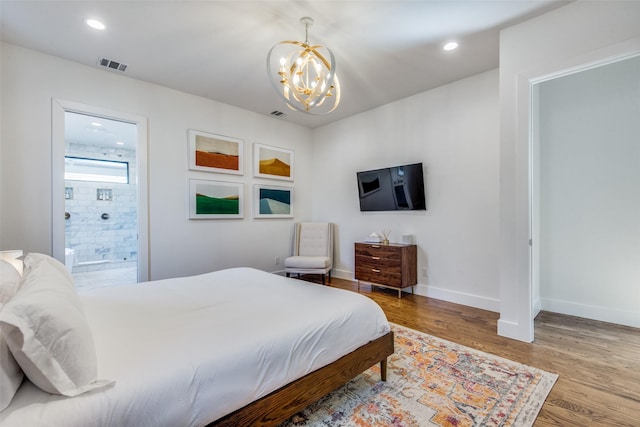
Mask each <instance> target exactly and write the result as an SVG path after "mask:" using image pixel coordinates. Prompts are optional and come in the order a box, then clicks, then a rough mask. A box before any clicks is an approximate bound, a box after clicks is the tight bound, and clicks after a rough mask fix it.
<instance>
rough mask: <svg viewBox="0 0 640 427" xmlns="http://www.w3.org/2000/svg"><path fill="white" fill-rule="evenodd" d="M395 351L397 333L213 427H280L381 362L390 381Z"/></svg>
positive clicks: (364, 347) (358, 349) (284, 387)
mask: <svg viewBox="0 0 640 427" xmlns="http://www.w3.org/2000/svg"><path fill="white" fill-rule="evenodd" d="M393 351H394V347H393V332H389V333H387V334H386V335H383V336H381V337H380V338H377V339H375V340H373V341H370V342H369V343H367V344H365V345H363V346H362V347H359V348H357V349H356V350H354V351H352V352H351V353H349V354H347V355H345V356H342V357H341V358H340V359H338V360H336V361H335V362H333V363H331V364H329V365H327V366H325V367H322V368H320V369H318V370H316V371H313V372H311V373H309V374H307V375H305V376H304V377H302V378H299V379H297V380H295V381H293V382H291V383H289V384H287V385H285V386H283V387H281V388H280V389H278V390H276V391H274V392H272V393H270V394H268V395H266V396H264V397H262V398H260V399H258V400H256V401H254V402H251V403H250V404H248V405H247V406H245V407H243V408H240V409H238V410H236V411H234V412H232V413H230V414H228V415H226V416H224V417H222V418H220V419H218V420H217V421H214V422H213V423H211V424H209V427H214V426H215V427H222V426H233V427H237V426H275V425H278V424H280V423H281V422H283V421H285V420H287V419H289V418H290V417H291V416H293V415H295V414H296V413H298V412H300V411H301V410H303V409H304V408H306V407H307V406H308V405H310V404H311V403H314V402H316V401H318V400H319V399H320V398H322V397H324V396H326V395H327V394H329V393H330V392H332V391H333V390H335V389H337V388H338V387H340V386H342V385H344V384H346V383H347V382H349V381H350V380H351V379H353V378H354V377H355V376H357V375H358V374H360V373H362V372H364V371H365V370H367V369H369V368H370V367H371V366H373V365H375V364H376V363H378V362H380V376H381V379H382V381H386V380H387V357H388V356H390V355H392V354H393Z"/></svg>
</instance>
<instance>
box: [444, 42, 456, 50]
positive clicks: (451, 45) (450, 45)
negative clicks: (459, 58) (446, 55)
mask: <svg viewBox="0 0 640 427" xmlns="http://www.w3.org/2000/svg"><path fill="white" fill-rule="evenodd" d="M457 47H458V43H456V42H449V43H447V44H445V45H444V46H442V49H444V50H454V49H456V48H457Z"/></svg>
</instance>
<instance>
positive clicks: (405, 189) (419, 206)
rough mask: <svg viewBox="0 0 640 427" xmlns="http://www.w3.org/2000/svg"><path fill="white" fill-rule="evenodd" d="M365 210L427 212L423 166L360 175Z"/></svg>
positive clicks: (392, 168) (419, 164) (362, 202)
mask: <svg viewBox="0 0 640 427" xmlns="http://www.w3.org/2000/svg"><path fill="white" fill-rule="evenodd" d="M357 178H358V195H359V198H360V210H361V211H363V212H364V211H398V210H423V211H424V210H427V204H426V200H425V196H424V176H423V174H422V163H414V164H410V165H402V166H394V167H390V168H382V169H374V170H368V171H362V172H357Z"/></svg>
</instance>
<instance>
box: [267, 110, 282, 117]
mask: <svg viewBox="0 0 640 427" xmlns="http://www.w3.org/2000/svg"><path fill="white" fill-rule="evenodd" d="M269 114H271V115H272V116H274V117H284V116H286V114H285V113H283V112H282V111H278V110H273V111H272V112H270V113H269Z"/></svg>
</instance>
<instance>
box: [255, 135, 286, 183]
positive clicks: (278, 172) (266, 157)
mask: <svg viewBox="0 0 640 427" xmlns="http://www.w3.org/2000/svg"><path fill="white" fill-rule="evenodd" d="M253 174H254V176H256V177H258V178H270V179H283V180H287V181H293V150H287V149H285V148H278V147H271V146H268V145H263V144H258V143H254V144H253Z"/></svg>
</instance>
